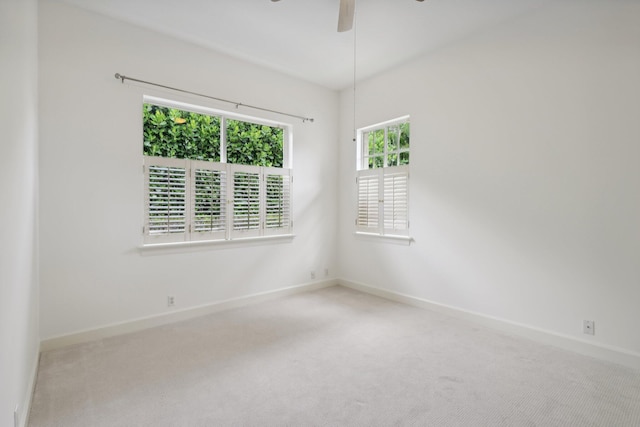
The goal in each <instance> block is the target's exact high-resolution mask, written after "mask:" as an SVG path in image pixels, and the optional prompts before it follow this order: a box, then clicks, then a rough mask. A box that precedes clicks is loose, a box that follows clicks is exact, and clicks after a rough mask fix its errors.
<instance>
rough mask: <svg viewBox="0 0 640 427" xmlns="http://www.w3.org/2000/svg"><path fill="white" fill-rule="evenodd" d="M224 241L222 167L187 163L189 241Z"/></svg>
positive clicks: (225, 224) (221, 165)
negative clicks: (189, 207) (189, 168)
mask: <svg viewBox="0 0 640 427" xmlns="http://www.w3.org/2000/svg"><path fill="white" fill-rule="evenodd" d="M226 237H227V172H226V165H224V164H221V163H212V162H205V161H197V160H192V161H191V240H217V239H225V238H226Z"/></svg>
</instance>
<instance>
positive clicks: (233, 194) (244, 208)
mask: <svg viewBox="0 0 640 427" xmlns="http://www.w3.org/2000/svg"><path fill="white" fill-rule="evenodd" d="M144 179H145V187H144V192H145V195H144V197H145V198H144V200H145V203H144V215H145V217H144V243H145V244H154V243H168V242H182V241H195V240H230V239H237V238H245V237H259V236H277V235H285V234H291V232H292V230H293V220H292V208H291V198H292V180H293V179H292V171H291V169H284V168H267V167H260V166H246V165H234V164H227V163H215V162H207V161H200V160H187V159H170V158H164V157H151V156H145V157H144Z"/></svg>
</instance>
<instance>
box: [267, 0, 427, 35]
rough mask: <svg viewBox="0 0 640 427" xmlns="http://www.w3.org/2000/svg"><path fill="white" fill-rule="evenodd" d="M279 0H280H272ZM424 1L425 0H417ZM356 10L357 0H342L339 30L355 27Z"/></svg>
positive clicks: (276, 0) (274, 0)
mask: <svg viewBox="0 0 640 427" xmlns="http://www.w3.org/2000/svg"><path fill="white" fill-rule="evenodd" d="M271 1H272V2H278V1H280V0H271ZM416 1H419V2H423V1H424V0H416ZM355 11H356V0H340V12H339V14H338V32H339V33H343V32H345V31H349V30H351V29H352V28H353V17H354V12H355Z"/></svg>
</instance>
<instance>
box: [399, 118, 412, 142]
mask: <svg viewBox="0 0 640 427" xmlns="http://www.w3.org/2000/svg"><path fill="white" fill-rule="evenodd" d="M409 136H410V127H409V123H402V124H401V125H400V148H409V139H410V138H409Z"/></svg>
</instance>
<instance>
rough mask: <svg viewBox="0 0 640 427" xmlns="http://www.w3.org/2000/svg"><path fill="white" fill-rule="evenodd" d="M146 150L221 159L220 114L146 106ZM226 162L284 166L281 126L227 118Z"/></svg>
mask: <svg viewBox="0 0 640 427" xmlns="http://www.w3.org/2000/svg"><path fill="white" fill-rule="evenodd" d="M142 111H143V134H144V142H143V153H144V154H145V155H147V156H158V157H170V158H178V159H191V160H208V161H211V162H219V161H220V146H221V144H220V134H221V132H220V124H221V119H220V117H216V116H208V115H205V114H198V113H192V112H189V111H182V110H177V109H175V108H168V107H161V106H158V105H153V104H144V106H143V110H142ZM225 122H226V126H227V129H226V134H227V162H228V163H235V164H242V165H253V166H274V167H282V165H283V141H284V138H283V130H282V129H281V128H277V127H272V126H265V125H259V124H255V123H249V122H243V121H240V120H231V119H227V120H225Z"/></svg>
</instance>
